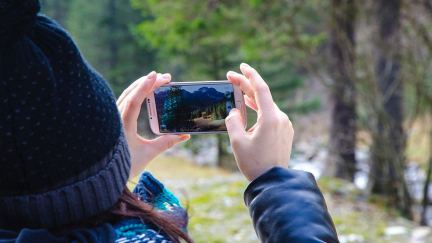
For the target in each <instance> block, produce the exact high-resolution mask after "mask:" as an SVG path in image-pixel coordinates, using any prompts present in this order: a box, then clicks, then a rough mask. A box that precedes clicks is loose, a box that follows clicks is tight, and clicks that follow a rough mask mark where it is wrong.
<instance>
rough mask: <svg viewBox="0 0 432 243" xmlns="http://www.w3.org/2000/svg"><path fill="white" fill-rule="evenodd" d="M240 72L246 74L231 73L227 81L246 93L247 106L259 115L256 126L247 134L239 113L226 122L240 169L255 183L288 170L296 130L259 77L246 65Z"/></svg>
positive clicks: (233, 112)
mask: <svg viewBox="0 0 432 243" xmlns="http://www.w3.org/2000/svg"><path fill="white" fill-rule="evenodd" d="M240 70H241V72H242V73H243V74H239V73H236V72H233V71H229V72H228V73H227V78H228V80H229V81H231V83H233V84H234V85H236V86H239V87H240V89H241V90H242V91H243V92H244V93H245V100H246V105H247V106H249V107H250V108H252V109H254V110H255V111H256V112H257V115H258V118H257V122H256V123H255V124H254V125H253V126H252V127H251V128H250V129H249V130H248V131H245V129H244V126H243V122H242V117H241V113H240V111H239V110H237V109H232V110H231V112H230V114H229V116H228V117H227V118H226V119H225V122H226V126H227V130H228V135H229V138H230V141H231V146H232V149H233V151H234V156H235V159H236V161H237V165H238V167H239V169H240V171H241V172H242V173H243V174H244V175H245V176H246V178H247V179H248V180H249V181H252V180H253V179H255V178H257V177H258V176H260V175H261V174H263V173H264V172H266V171H267V170H269V169H270V168H272V167H274V166H280V167H285V168H286V167H287V166H288V161H289V159H290V156H291V147H292V141H293V137H294V130H293V127H292V124H291V121H290V120H289V118H288V116H287V115H286V114H285V113H283V112H282V111H281V110H280V109H279V107H277V105H276V104H275V103H274V102H273V98H272V95H271V93H270V89H269V87H268V85H267V84H266V83H265V81H264V80H263V79H262V78H261V76H260V75H259V73H258V72H257V71H256V70H255V69H253V68H252V67H250V66H249V65H247V64H244V63H242V64H241V65H240Z"/></svg>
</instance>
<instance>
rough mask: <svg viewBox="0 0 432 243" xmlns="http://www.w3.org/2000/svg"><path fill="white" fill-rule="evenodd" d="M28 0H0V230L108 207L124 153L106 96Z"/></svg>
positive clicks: (118, 188)
mask: <svg viewBox="0 0 432 243" xmlns="http://www.w3.org/2000/svg"><path fill="white" fill-rule="evenodd" d="M39 10H40V4H39V1H37V0H0V152H1V155H0V228H10V229H15V228H23V227H30V228H54V227H58V226H62V225H65V224H70V223H74V222H77V221H81V220H84V219H86V218H88V217H91V216H93V215H96V214H99V213H101V212H103V211H105V210H107V209H109V208H110V207H112V206H113V205H114V204H115V203H116V202H117V200H118V199H119V197H120V196H121V194H122V192H123V190H124V188H125V185H126V181H127V179H128V176H129V169H130V156H129V152H128V149H127V144H126V140H125V137H124V135H123V131H122V126H121V120H120V116H119V114H118V110H117V107H116V104H115V97H114V95H113V93H112V91H111V90H110V88H109V86H108V85H107V83H106V81H105V80H104V79H103V78H102V77H101V76H100V75H99V74H98V73H97V72H95V71H94V70H93V69H92V68H91V67H90V65H89V64H88V63H86V61H85V60H84V59H83V57H82V56H81V54H80V52H79V50H78V49H77V47H76V45H75V44H74V42H73V41H72V39H71V38H70V36H69V35H68V33H67V32H66V31H65V30H64V29H62V28H61V27H60V26H59V25H58V24H57V23H55V22H54V21H53V20H51V19H49V18H47V17H45V16H42V15H39V14H38V12H39Z"/></svg>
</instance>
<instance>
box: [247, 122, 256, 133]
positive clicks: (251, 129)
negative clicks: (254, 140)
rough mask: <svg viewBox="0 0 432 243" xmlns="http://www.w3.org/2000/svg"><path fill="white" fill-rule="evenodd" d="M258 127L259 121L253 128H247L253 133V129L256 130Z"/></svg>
mask: <svg viewBox="0 0 432 243" xmlns="http://www.w3.org/2000/svg"><path fill="white" fill-rule="evenodd" d="M257 127H258V123H255V124H254V125H253V126H252V127H251V128H249V129H248V130H247V132H248V133H253V131H255V129H256V128H257Z"/></svg>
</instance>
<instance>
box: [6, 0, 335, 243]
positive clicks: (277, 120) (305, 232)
mask: <svg viewBox="0 0 432 243" xmlns="http://www.w3.org/2000/svg"><path fill="white" fill-rule="evenodd" d="M39 10H40V3H39V1H37V0H0V151H2V156H1V157H0V242H1V243H3V242H20V243H24V242H181V241H186V242H193V240H192V239H191V237H190V235H188V233H187V220H188V219H187V212H186V211H185V210H184V209H183V208H182V206H181V204H180V202H179V201H178V199H177V198H176V197H175V196H174V195H173V194H172V193H171V192H170V191H169V190H168V189H167V188H166V187H165V186H164V185H163V184H162V183H161V182H159V181H158V180H157V179H156V178H154V177H153V176H152V175H151V174H150V173H148V172H144V173H142V172H143V171H145V167H146V166H147V164H148V163H149V162H150V161H151V160H152V159H153V158H155V157H156V156H157V155H158V154H160V153H162V152H163V151H165V150H166V149H168V148H170V147H172V146H174V145H175V144H177V143H180V142H182V141H185V140H187V139H189V135H165V136H161V137H158V138H156V139H146V138H143V137H141V136H139V135H138V134H137V118H138V115H139V113H140V107H141V104H142V103H143V101H144V99H145V97H146V96H147V95H148V94H149V93H151V92H152V91H153V90H155V89H156V88H158V87H160V86H161V85H163V84H165V83H167V82H169V81H170V78H171V77H170V75H169V74H160V73H156V72H151V73H149V74H148V75H146V76H144V77H142V78H140V79H138V80H137V81H135V82H134V83H132V84H131V85H130V86H129V87H128V88H127V89H126V90H125V91H124V92H123V93H122V95H121V96H120V97H119V98H118V99H117V100H116V99H115V98H114V95H113V93H112V91H111V90H110V88H109V86H108V85H107V83H106V82H105V80H104V79H103V78H102V76H101V75H99V74H98V73H97V72H96V71H95V70H94V69H93V68H92V67H91V66H90V65H89V64H88V63H87V62H86V61H85V60H84V58H83V56H82V55H81V53H80V52H79V50H78V48H77V47H76V45H75V44H74V42H73V41H72V39H71V38H70V36H69V35H68V33H67V32H66V31H65V30H64V29H63V28H62V27H60V26H59V25H58V24H57V23H56V22H54V21H53V20H51V19H50V18H48V17H46V16H43V15H41V14H39ZM240 70H241V73H237V72H233V71H230V72H228V73H227V78H228V79H229V80H230V81H231V82H232V83H233V85H236V86H239V87H240V89H241V90H242V91H243V92H244V93H245V97H246V98H247V99H246V101H247V105H248V106H249V107H251V108H252V109H254V110H255V111H256V112H257V115H258V118H257V122H256V123H255V125H254V126H253V127H252V128H251V129H249V130H247V131H246V130H245V129H244V127H243V126H242V119H243V118H242V117H241V115H240V112H239V111H238V110H236V109H233V110H232V111H231V112H230V114H229V116H228V117H227V118H226V125H227V129H228V135H229V138H230V142H231V145H232V148H233V152H234V156H235V159H236V161H237V165H238V167H239V169H240V171H241V173H242V174H243V175H244V176H245V177H246V179H247V180H249V181H250V184H249V185H248V187H247V188H246V190H245V193H244V199H245V203H246V205H247V206H248V208H249V211H250V214H251V217H252V220H253V226H254V228H255V230H256V232H257V235H258V237H259V239H260V240H261V241H262V242H338V238H337V233H336V229H335V227H334V225H333V222H332V219H331V217H330V215H329V213H328V211H327V208H326V205H325V200H324V198H323V196H322V194H321V192H320V191H319V189H318V186H317V184H316V182H315V180H314V178H313V176H312V175H311V174H309V173H307V172H302V171H296V170H292V169H288V168H287V166H288V161H289V158H290V154H291V146H292V141H293V135H294V131H293V128H292V125H291V122H290V120H289V118H288V117H287V115H286V114H284V113H283V112H282V111H281V110H280V109H279V108H278V107H277V105H276V104H275V103H274V102H273V99H272V95H271V92H270V89H269V87H268V85H267V84H266V82H265V81H264V80H263V79H262V78H261V76H260V75H259V73H258V72H257V71H256V70H255V69H254V68H252V67H250V66H249V65H247V64H241V66H240ZM141 173H142V174H141ZM139 174H141V176H140V179H139V182H138V184H137V185H136V187H135V189H134V190H133V191H132V192H131V191H129V189H128V188H127V187H126V183H127V180H128V178H133V177H135V176H138V175H139ZM245 227H247V226H245ZM227 241H229V239H227Z"/></svg>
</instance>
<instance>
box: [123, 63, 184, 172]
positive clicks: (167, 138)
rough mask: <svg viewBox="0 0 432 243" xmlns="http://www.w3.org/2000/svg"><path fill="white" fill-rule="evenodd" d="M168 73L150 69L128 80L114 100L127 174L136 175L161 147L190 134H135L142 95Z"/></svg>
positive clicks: (166, 146) (159, 82)
mask: <svg viewBox="0 0 432 243" xmlns="http://www.w3.org/2000/svg"><path fill="white" fill-rule="evenodd" d="M170 80H171V75H169V74H167V73H166V74H163V75H162V74H156V72H154V71H153V72H151V73H149V74H148V75H147V76H144V77H141V78H140V79H138V80H137V81H135V82H134V83H132V84H131V85H130V86H129V87H128V88H127V89H125V91H123V93H122V94H121V95H120V97H119V98H118V100H117V107H118V109H119V111H120V114H121V118H122V121H123V126H124V130H125V135H126V139H127V142H128V145H129V151H130V153H131V159H132V161H131V167H132V168H131V174H130V178H135V177H136V176H138V175H139V174H140V173H141V172H142V171H143V170H144V168H145V167H146V166H147V165H148V163H149V162H150V161H151V160H152V159H154V158H155V157H156V156H157V155H159V154H160V153H162V152H163V151H165V150H167V149H169V148H171V147H172V146H174V145H175V144H177V143H179V142H183V141H186V140H188V139H189V138H190V135H188V134H182V135H164V136H160V137H158V138H155V139H152V140H150V139H145V138H143V137H141V136H140V135H138V132H137V125H138V123H137V120H138V116H139V114H140V111H141V105H142V103H143V102H144V100H145V98H146V97H147V96H148V95H149V94H150V93H151V92H153V91H154V90H155V89H157V88H159V87H160V86H162V85H164V84H166V83H169V82H170Z"/></svg>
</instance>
